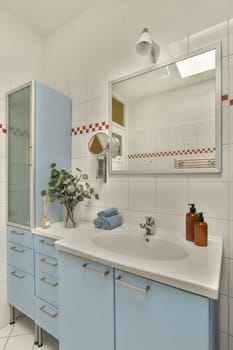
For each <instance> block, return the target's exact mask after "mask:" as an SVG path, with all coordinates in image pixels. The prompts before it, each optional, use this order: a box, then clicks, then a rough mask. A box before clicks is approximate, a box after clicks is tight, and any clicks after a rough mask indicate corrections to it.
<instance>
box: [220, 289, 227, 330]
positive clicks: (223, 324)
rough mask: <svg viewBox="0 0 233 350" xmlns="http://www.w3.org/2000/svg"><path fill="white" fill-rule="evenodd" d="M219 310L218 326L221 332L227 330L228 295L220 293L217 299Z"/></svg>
mask: <svg viewBox="0 0 233 350" xmlns="http://www.w3.org/2000/svg"><path fill="white" fill-rule="evenodd" d="M219 312H220V323H219V328H220V331H221V332H225V333H227V332H228V297H227V296H225V295H222V294H221V295H220V299H219Z"/></svg>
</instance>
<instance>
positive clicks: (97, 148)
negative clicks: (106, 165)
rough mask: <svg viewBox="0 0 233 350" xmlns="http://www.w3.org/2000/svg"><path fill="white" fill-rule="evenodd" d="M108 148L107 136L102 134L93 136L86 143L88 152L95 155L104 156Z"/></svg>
mask: <svg viewBox="0 0 233 350" xmlns="http://www.w3.org/2000/svg"><path fill="white" fill-rule="evenodd" d="M108 148H109V142H108V135H107V134H105V133H104V132H98V133H97V134H95V135H93V136H92V138H91V139H90V141H89V142H88V149H89V151H90V152H91V153H93V154H96V155H101V154H105V153H106V152H107V151H108Z"/></svg>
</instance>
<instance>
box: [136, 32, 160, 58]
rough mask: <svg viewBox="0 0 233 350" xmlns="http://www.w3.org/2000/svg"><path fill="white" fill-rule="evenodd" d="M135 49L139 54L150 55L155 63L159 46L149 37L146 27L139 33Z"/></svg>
mask: <svg viewBox="0 0 233 350" xmlns="http://www.w3.org/2000/svg"><path fill="white" fill-rule="evenodd" d="M136 51H137V53H139V55H142V56H146V55H148V54H150V55H151V58H152V61H153V63H156V62H157V60H158V58H159V52H160V47H159V45H158V44H156V43H155V42H154V40H153V39H152V38H151V36H150V33H149V30H148V28H144V29H143V31H142V32H141V34H140V35H139V38H138V41H137V45H136Z"/></svg>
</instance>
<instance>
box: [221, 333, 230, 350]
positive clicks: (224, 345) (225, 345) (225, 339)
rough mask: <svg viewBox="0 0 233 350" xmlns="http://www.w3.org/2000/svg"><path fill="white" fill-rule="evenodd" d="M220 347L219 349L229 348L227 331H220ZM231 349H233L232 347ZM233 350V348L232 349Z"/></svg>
mask: <svg viewBox="0 0 233 350" xmlns="http://www.w3.org/2000/svg"><path fill="white" fill-rule="evenodd" d="M219 338H220V339H219V341H220V344H219V345H220V349H219V350H229V349H228V335H227V334H226V333H222V332H220V333H219ZM230 350H231V349H230ZM232 350H233V349H232Z"/></svg>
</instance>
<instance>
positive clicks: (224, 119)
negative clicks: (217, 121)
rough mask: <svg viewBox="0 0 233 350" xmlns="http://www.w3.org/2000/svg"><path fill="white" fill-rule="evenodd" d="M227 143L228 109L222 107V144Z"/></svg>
mask: <svg viewBox="0 0 233 350" xmlns="http://www.w3.org/2000/svg"><path fill="white" fill-rule="evenodd" d="M228 143H229V107H228V106H226V107H222V144H223V145H225V144H228Z"/></svg>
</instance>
